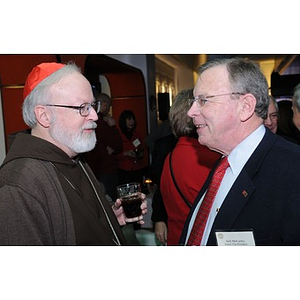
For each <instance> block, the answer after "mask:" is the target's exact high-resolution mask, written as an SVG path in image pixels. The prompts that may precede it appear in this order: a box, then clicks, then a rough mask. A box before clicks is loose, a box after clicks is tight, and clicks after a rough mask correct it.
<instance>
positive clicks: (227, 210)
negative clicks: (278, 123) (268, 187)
mask: <svg viewBox="0 0 300 300" xmlns="http://www.w3.org/2000/svg"><path fill="white" fill-rule="evenodd" d="M275 139H276V136H275V135H274V134H273V133H271V132H270V131H269V130H266V134H265V136H264V137H263V139H262V141H261V142H260V144H259V145H258V147H257V148H256V149H255V151H254V152H253V154H252V155H251V157H250V158H249V160H248V161H247V163H246V165H245V166H244V168H243V169H242V171H241V173H240V174H239V176H238V177H237V179H236V181H235V182H234V184H233V186H232V187H231V189H230V191H229V193H228V194H227V196H226V198H225V200H224V202H223V204H222V206H221V209H220V211H219V213H218V215H217V217H216V219H215V221H214V224H213V227H212V230H211V232H210V236H209V240H208V243H207V244H208V245H211V244H215V243H216V238H215V231H216V230H230V229H232V228H234V223H235V222H236V220H237V218H238V217H239V215H240V213H241V211H242V210H243V208H244V207H245V205H246V204H247V202H248V201H251V197H252V195H253V192H254V191H255V184H254V182H253V178H254V177H255V175H256V174H257V173H258V172H259V169H260V166H261V164H262V162H263V160H264V158H265V156H266V155H267V153H268V152H269V150H270V148H271V147H272V145H273V144H274V142H275ZM239 229H249V228H239Z"/></svg>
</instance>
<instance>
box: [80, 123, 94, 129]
mask: <svg viewBox="0 0 300 300" xmlns="http://www.w3.org/2000/svg"><path fill="white" fill-rule="evenodd" d="M96 128H97V123H96V122H90V123H88V124H86V125H85V126H84V127H83V128H82V129H83V130H84V129H96Z"/></svg>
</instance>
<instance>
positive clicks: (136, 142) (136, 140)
mask: <svg viewBox="0 0 300 300" xmlns="http://www.w3.org/2000/svg"><path fill="white" fill-rule="evenodd" d="M132 144H133V146H134V147H138V146H139V145H140V144H141V142H140V140H139V139H135V140H134V141H133V142H132Z"/></svg>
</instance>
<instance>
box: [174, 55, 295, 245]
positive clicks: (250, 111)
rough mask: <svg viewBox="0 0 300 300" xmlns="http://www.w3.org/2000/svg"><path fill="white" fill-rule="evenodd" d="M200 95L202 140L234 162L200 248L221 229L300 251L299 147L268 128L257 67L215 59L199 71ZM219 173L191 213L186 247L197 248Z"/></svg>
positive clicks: (196, 116) (193, 111) (197, 115)
mask: <svg viewBox="0 0 300 300" xmlns="http://www.w3.org/2000/svg"><path fill="white" fill-rule="evenodd" d="M194 96H195V99H193V101H191V102H192V103H191V108H190V110H189V112H188V115H189V116H190V117H192V118H193V122H194V125H195V126H196V127H197V133H198V141H199V142H200V143H201V144H203V145H206V146H208V147H209V148H210V149H213V150H215V151H217V152H219V153H221V154H222V155H223V157H227V159H228V162H229V167H228V168H227V169H226V172H225V175H224V177H223V180H222V181H221V185H220V187H219V189H218V192H217V194H216V196H215V198H214V201H213V204H212V207H211V209H210V212H209V216H208V219H207V222H206V223H205V224H204V226H205V227H204V228H205V229H204V233H203V237H202V239H201V241H200V245H217V244H218V239H217V236H218V235H217V233H218V232H219V231H222V232H224V233H226V232H227V231H230V232H235V233H236V234H238V235H240V236H243V233H244V232H250V233H252V234H253V238H254V241H255V245H300V172H299V170H300V147H299V146H297V145H295V144H293V143H290V142H289V141H286V140H284V139H283V138H281V137H279V136H277V135H275V134H273V133H272V132H271V131H270V130H269V129H267V128H265V127H264V126H263V121H264V119H266V117H267V113H268V105H269V95H268V84H267V81H266V79H265V77H264V75H263V74H262V72H261V71H260V69H259V67H258V65H257V64H256V63H254V62H252V61H250V60H245V59H241V58H231V59H220V60H214V61H209V62H207V63H205V64H204V65H203V66H201V68H200V70H199V78H198V81H197V83H196V86H195V89H194ZM213 173H214V171H212V172H211V174H210V175H209V177H208V179H207V181H206V183H205V184H204V186H203V188H202V189H201V191H200V192H199V194H198V196H197V199H196V201H195V203H194V205H193V207H192V209H191V211H190V214H189V216H188V218H187V220H186V223H185V227H184V229H183V232H182V235H181V238H180V242H179V243H180V244H181V245H197V244H195V243H193V242H191V240H190V233H191V232H194V229H195V228H194V222H195V219H196V218H197V213H198V211H199V207H200V205H201V202H202V201H203V198H204V196H205V193H206V190H207V188H208V185H209V182H210V180H211V178H212V176H213ZM201 209H202V208H200V210H201ZM198 244H199V243H198Z"/></svg>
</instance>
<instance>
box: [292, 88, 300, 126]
mask: <svg viewBox="0 0 300 300" xmlns="http://www.w3.org/2000/svg"><path fill="white" fill-rule="evenodd" d="M292 110H293V123H294V125H295V126H296V127H297V129H298V130H299V131H300V83H299V84H297V85H296V87H295V88H294V92H293V99H292Z"/></svg>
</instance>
